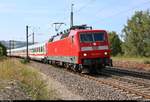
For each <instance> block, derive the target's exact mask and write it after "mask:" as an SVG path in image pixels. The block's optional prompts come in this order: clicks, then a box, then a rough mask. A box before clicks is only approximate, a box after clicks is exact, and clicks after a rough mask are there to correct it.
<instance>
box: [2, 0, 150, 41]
mask: <svg viewBox="0 0 150 102" xmlns="http://www.w3.org/2000/svg"><path fill="white" fill-rule="evenodd" d="M71 3H74V4H75V6H74V11H75V14H74V22H75V24H88V25H91V26H93V27H94V28H96V29H105V30H108V31H116V32H117V33H118V34H120V33H121V30H122V29H123V26H124V25H125V24H126V22H127V19H129V18H130V17H131V16H132V15H133V14H134V12H135V11H137V10H147V9H150V0H0V40H10V39H14V40H21V41H24V40H25V26H26V25H29V26H31V27H30V29H29V32H30V33H32V31H33V30H34V31H35V33H36V34H35V36H36V37H35V40H36V41H38V42H43V41H46V40H48V39H49V38H50V36H52V35H54V28H53V27H52V23H54V22H65V23H66V24H67V26H62V29H66V28H68V27H69V24H70V18H69V15H70V6H71ZM30 41H31V38H30Z"/></svg>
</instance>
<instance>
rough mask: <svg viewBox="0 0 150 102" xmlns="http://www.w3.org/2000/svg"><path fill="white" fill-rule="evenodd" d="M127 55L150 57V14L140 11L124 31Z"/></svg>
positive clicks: (124, 47)
mask: <svg viewBox="0 0 150 102" xmlns="http://www.w3.org/2000/svg"><path fill="white" fill-rule="evenodd" d="M123 33H124V35H125V37H124V41H125V42H124V44H123V51H124V53H125V55H132V56H147V57H150V12H149V11H138V12H135V14H134V15H133V17H132V18H131V19H130V20H128V22H127V25H125V27H124V29H123Z"/></svg>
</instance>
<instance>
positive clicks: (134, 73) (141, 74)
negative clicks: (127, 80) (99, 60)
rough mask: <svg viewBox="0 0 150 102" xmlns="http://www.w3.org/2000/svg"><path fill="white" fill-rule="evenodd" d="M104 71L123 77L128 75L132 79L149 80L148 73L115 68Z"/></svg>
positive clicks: (149, 75)
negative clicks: (119, 74)
mask: <svg viewBox="0 0 150 102" xmlns="http://www.w3.org/2000/svg"><path fill="white" fill-rule="evenodd" d="M105 71H109V73H110V72H113V73H116V74H117V73H121V74H123V75H129V76H133V77H139V78H144V79H149V80H150V73H149V72H143V71H135V70H131V69H127V70H125V69H121V68H115V67H106V68H105Z"/></svg>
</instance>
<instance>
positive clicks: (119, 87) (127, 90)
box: [66, 68, 150, 100]
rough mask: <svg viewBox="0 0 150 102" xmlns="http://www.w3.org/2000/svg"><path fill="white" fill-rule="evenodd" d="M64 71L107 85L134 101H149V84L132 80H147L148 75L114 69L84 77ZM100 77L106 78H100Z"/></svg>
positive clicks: (83, 75) (84, 75)
mask: <svg viewBox="0 0 150 102" xmlns="http://www.w3.org/2000/svg"><path fill="white" fill-rule="evenodd" d="M66 70H67V71H69V72H71V73H73V74H78V75H80V76H81V77H83V78H86V79H90V80H93V81H96V82H97V83H100V84H105V85H108V86H110V87H112V88H113V89H115V90H116V91H119V92H121V93H124V94H126V95H127V96H129V97H132V98H133V99H135V100H150V83H146V82H144V81H141V80H138V79H137V80H133V79H132V77H139V78H143V79H148V80H149V79H150V77H149V76H150V75H149V74H148V73H145V72H144V73H143V72H135V71H130V70H122V69H115V68H106V69H104V70H102V72H101V73H99V74H97V75H86V74H81V73H77V72H74V71H72V70H68V69H66ZM122 75H130V76H132V77H129V78H124V77H121V76H122ZM102 76H106V77H105V78H102Z"/></svg>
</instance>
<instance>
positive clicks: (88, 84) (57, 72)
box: [30, 62, 132, 100]
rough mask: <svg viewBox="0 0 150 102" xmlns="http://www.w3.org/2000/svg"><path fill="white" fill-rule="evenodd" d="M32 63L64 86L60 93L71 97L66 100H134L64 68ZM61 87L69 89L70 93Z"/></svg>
mask: <svg viewBox="0 0 150 102" xmlns="http://www.w3.org/2000/svg"><path fill="white" fill-rule="evenodd" d="M30 65H31V66H33V67H34V68H37V69H39V70H40V71H41V72H42V73H44V74H45V75H46V76H48V77H50V78H52V79H53V80H55V82H56V86H60V85H62V86H63V87H61V88H58V90H59V91H61V92H60V93H61V94H63V96H68V97H70V98H68V97H65V98H63V99H64V100H67V99H84V100H132V97H128V96H126V95H125V94H122V93H121V92H119V91H115V89H113V88H112V87H110V86H107V85H104V84H100V83H97V82H95V81H93V80H89V79H86V78H83V77H80V76H79V75H76V74H73V73H70V72H67V71H65V70H64V69H62V68H54V67H53V66H50V65H45V64H41V63H36V62H32V63H31V64H30ZM102 79H103V78H102ZM57 82H59V83H57ZM61 89H65V90H69V93H67V92H66V91H64V90H61ZM70 93H72V96H79V97H72V96H71V95H70Z"/></svg>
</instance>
